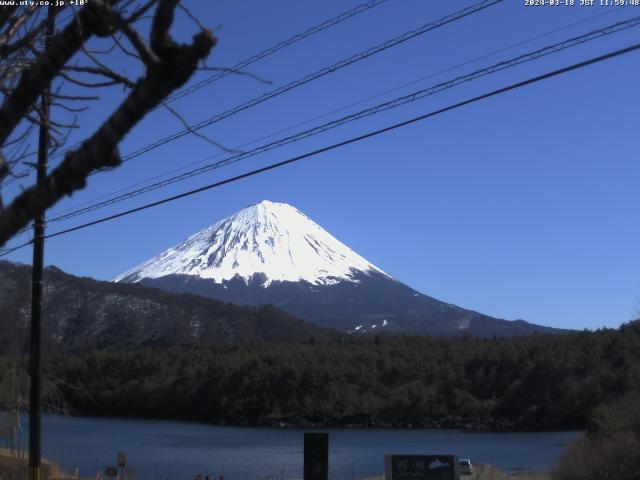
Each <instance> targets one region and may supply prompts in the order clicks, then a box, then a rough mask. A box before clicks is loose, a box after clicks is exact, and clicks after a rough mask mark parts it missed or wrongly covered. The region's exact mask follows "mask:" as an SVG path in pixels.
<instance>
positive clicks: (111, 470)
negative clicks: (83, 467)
mask: <svg viewBox="0 0 640 480" xmlns="http://www.w3.org/2000/svg"><path fill="white" fill-rule="evenodd" d="M104 474H105V475H106V476H107V477H117V476H118V467H106V468H105V469H104Z"/></svg>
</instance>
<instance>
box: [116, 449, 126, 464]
mask: <svg viewBox="0 0 640 480" xmlns="http://www.w3.org/2000/svg"><path fill="white" fill-rule="evenodd" d="M126 463H127V454H126V453H124V452H120V453H118V466H119V467H124V466H125V464H126Z"/></svg>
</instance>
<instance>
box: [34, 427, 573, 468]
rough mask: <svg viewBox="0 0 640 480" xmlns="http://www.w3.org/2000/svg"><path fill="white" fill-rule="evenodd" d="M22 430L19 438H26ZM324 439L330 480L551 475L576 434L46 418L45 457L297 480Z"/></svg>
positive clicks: (82, 464) (67, 462)
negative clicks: (394, 463) (414, 457)
mask: <svg viewBox="0 0 640 480" xmlns="http://www.w3.org/2000/svg"><path fill="white" fill-rule="evenodd" d="M27 431H28V429H27V425H26V424H23V432H27ZM305 431H326V432H328V433H329V452H330V458H329V468H330V478H331V479H332V480H341V479H345V480H351V479H352V477H355V478H360V477H368V476H377V475H380V474H382V475H384V455H385V454H388V453H397V454H398V453H423V454H440V453H442V454H444V453H451V454H457V455H458V456H460V457H461V458H471V459H472V461H474V462H477V463H489V464H493V465H496V466H498V467H501V468H503V469H506V470H517V469H526V470H533V471H544V470H549V469H550V468H551V466H552V465H553V463H554V462H555V461H556V459H557V458H558V457H559V456H560V455H561V454H562V452H563V450H564V447H565V446H566V444H567V443H568V442H569V441H571V440H573V439H575V438H578V437H579V436H581V435H582V433H581V432H547V433H465V432H461V431H457V430H401V429H331V428H330V429H322V430H314V429H304V430H303V429H272V428H243V427H220V426H213V425H206V424H198V423H188V422H169V421H155V420H153V421H151V420H123V419H104V418H86V417H85V418H81V417H61V416H51V415H47V416H44V417H43V445H44V446H43V450H44V452H43V453H44V456H45V457H46V458H49V459H51V460H53V461H55V462H56V463H58V464H59V465H60V466H61V467H63V468H65V469H66V470H69V471H74V469H75V468H76V467H77V468H79V470H80V474H81V475H83V476H91V475H95V472H96V468H99V469H101V470H102V471H103V472H104V468H105V467H106V466H108V465H115V464H116V463H117V460H116V457H117V453H118V452H120V451H123V452H126V454H127V465H130V466H132V467H133V468H134V471H135V474H136V478H144V479H167V478H168V479H171V480H181V479H184V480H191V479H193V477H194V476H195V474H196V473H199V472H201V473H203V474H208V475H215V476H216V478H217V477H218V475H220V473H221V472H222V469H223V468H224V475H225V479H226V480H236V479H240V480H246V479H248V480H257V479H264V480H266V479H271V478H273V479H274V480H280V479H281V478H285V479H299V478H302V461H303V459H302V454H303V433H304V432H305Z"/></svg>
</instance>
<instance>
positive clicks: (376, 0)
mask: <svg viewBox="0 0 640 480" xmlns="http://www.w3.org/2000/svg"><path fill="white" fill-rule="evenodd" d="M386 1H387V0H371V1H369V2H365V3H362V4H360V5H358V6H356V7H355V8H352V9H351V10H347V11H346V12H342V13H341V14H339V15H337V16H335V17H333V18H330V19H329V20H326V21H324V22H322V23H321V24H319V25H316V26H314V27H311V28H308V29H307V30H305V31H304V32H302V33H296V34H295V35H293V36H291V37H290V38H288V39H287V40H284V41H282V42H279V43H277V44H275V45H273V46H272V47H269V48H266V49H264V50H263V51H262V52H260V53H256V54H255V55H252V56H250V57H249V58H247V59H245V60H242V61H241V62H238V63H236V64H235V65H234V66H233V67H231V68H230V69H229V70H225V71H222V72H219V73H216V74H215V75H212V76H211V77H209V78H207V79H206V80H202V81H200V82H198V83H196V84H195V85H192V86H190V87H188V88H185V89H184V90H182V91H180V92H176V93H175V94H173V95H171V96H170V97H168V98H166V99H165V102H173V101H174V100H178V99H179V98H182V97H185V96H187V95H190V94H192V93H193V92H196V91H198V90H200V89H201V88H203V87H206V86H207V85H211V84H212V83H214V82H217V81H218V80H220V79H222V78H224V77H226V76H227V75H229V74H231V73H233V71H238V70H242V69H243V68H246V67H248V66H249V65H251V64H252V63H255V62H257V61H258V60H262V59H263V58H266V57H268V56H269V55H272V54H274V53H276V52H279V51H280V50H282V49H283V48H286V47H289V46H291V45H293V44H294V43H297V42H299V41H300V40H304V39H305V38H307V37H310V36H311V35H314V34H315V33H318V32H321V31H323V30H326V29H327V28H329V27H332V26H334V25H337V24H338V23H341V22H343V21H345V20H347V19H349V18H351V17H354V16H356V15H358V14H360V13H363V12H366V11H368V10H370V9H371V8H374V7H377V6H378V5H381V4H382V3H384V2H386Z"/></svg>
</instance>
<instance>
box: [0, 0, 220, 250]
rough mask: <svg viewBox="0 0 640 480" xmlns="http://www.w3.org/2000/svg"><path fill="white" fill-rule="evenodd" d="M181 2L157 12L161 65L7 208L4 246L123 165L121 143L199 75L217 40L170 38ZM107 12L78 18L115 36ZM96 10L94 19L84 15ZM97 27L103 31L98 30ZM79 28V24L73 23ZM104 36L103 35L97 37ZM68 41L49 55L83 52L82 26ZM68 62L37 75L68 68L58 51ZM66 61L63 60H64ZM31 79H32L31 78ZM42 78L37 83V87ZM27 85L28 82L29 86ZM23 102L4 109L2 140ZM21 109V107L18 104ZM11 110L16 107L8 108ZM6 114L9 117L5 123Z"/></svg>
mask: <svg viewBox="0 0 640 480" xmlns="http://www.w3.org/2000/svg"><path fill="white" fill-rule="evenodd" d="M177 2H178V0H159V2H158V6H157V9H156V12H155V16H154V21H153V24H152V31H151V48H152V50H153V52H154V53H155V55H156V56H157V57H158V60H159V61H158V62H157V63H153V64H146V73H145V76H144V77H142V78H140V79H139V80H138V81H137V82H136V84H135V86H134V87H133V89H132V91H131V92H130V93H129V94H128V95H127V97H126V98H125V100H124V101H123V102H122V103H121V104H120V106H119V107H118V108H117V109H116V110H115V111H114V112H113V113H112V114H111V116H110V117H109V118H108V119H107V120H106V121H105V122H104V123H103V124H102V125H101V126H100V127H99V128H98V129H97V130H96V131H95V132H94V133H93V135H91V137H89V138H88V139H86V140H85V141H84V142H83V143H82V144H81V145H80V147H79V148H78V149H77V150H73V151H70V152H68V153H67V154H66V155H65V158H64V160H63V161H62V162H61V163H60V165H58V166H57V167H56V168H55V169H54V170H53V171H52V172H51V173H50V174H49V175H48V176H47V177H46V178H45V179H44V180H43V181H41V182H38V183H37V184H36V185H33V186H31V187H30V188H28V189H26V190H25V191H24V192H22V193H21V194H20V195H18V196H17V197H16V198H15V199H14V200H13V201H12V203H11V204H10V205H8V206H7V207H6V209H5V210H4V212H3V213H2V215H0V246H1V245H3V244H4V243H5V242H6V241H7V240H8V239H9V238H11V237H12V236H13V235H15V234H16V233H17V232H18V231H20V230H21V229H22V228H23V227H25V226H26V225H27V224H28V223H29V221H30V220H31V219H32V218H34V217H35V216H36V215H38V214H40V213H42V212H43V211H45V210H46V209H47V208H49V207H51V206H52V205H54V204H55V203H56V202H57V201H58V200H60V199H61V198H63V197H64V196H66V195H71V194H72V193H73V192H74V191H76V190H78V189H81V188H83V187H84V186H85V184H86V178H87V176H88V175H89V174H90V173H92V172H94V171H97V170H100V169H103V168H111V167H115V166H117V165H119V164H120V163H121V159H120V155H119V152H118V149H117V146H118V143H119V142H120V141H121V140H122V139H123V138H124V137H125V136H126V135H127V134H128V133H129V131H130V130H131V129H132V128H133V127H134V126H135V125H136V124H137V123H138V122H139V121H140V120H142V118H143V117H144V116H145V115H146V114H147V113H149V112H150V111H151V110H153V109H154V108H155V107H156V106H158V105H159V104H160V103H161V102H162V101H163V99H164V98H166V97H167V96H168V95H169V94H170V93H171V92H172V91H174V90H175V89H177V88H179V87H181V86H182V85H183V84H184V83H185V82H186V81H187V80H188V79H189V78H190V77H191V75H192V74H193V73H194V72H195V70H196V69H197V67H198V64H199V62H200V61H201V60H202V59H203V58H205V57H207V56H208V54H209V52H210V50H211V48H213V46H214V45H215V43H216V39H215V37H214V36H213V35H212V34H211V33H210V32H201V33H199V34H197V35H195V36H194V37H193V42H192V43H191V44H189V45H181V44H177V43H176V42H175V41H174V40H173V39H172V38H171V36H170V34H169V29H170V27H171V25H172V22H173V18H174V17H173V12H174V9H175V7H176V5H177ZM99 3H102V2H99V1H98V0H93V2H92V3H90V4H89V5H90V6H91V5H94V6H95V5H97V4H99ZM102 7H104V8H102V10H97V11H96V10H95V8H96V7H93V8H92V9H89V8H87V9H86V10H82V11H81V12H80V13H79V15H78V17H81V16H83V14H84V17H83V19H82V20H79V22H81V23H82V25H83V27H84V28H90V29H93V31H95V32H96V34H104V35H112V34H113V31H112V29H111V28H110V26H109V25H106V24H105V22H104V21H103V20H104V19H101V20H97V19H96V15H100V14H101V13H103V14H104V15H106V16H108V18H109V19H110V20H111V21H114V22H119V20H118V19H114V15H115V14H114V13H113V12H112V11H111V10H107V7H106V6H105V5H104V3H102ZM87 11H91V12H93V13H92V14H86V13H85V12H87ZM94 22H98V23H99V25H101V27H102V29H101V30H100V29H99V28H97V27H96V26H95V25H94ZM73 24H74V25H76V24H77V22H73ZM98 32H99V33H98ZM63 34H64V35H65V36H64V41H62V40H61V39H60V38H59V36H57V37H58V38H56V39H54V41H53V43H52V48H51V49H49V50H48V51H47V52H46V53H45V56H46V57H49V56H51V51H53V50H54V45H56V46H57V47H58V48H60V47H61V46H62V45H66V46H67V48H70V49H73V51H74V52H77V51H78V50H80V48H81V45H82V43H84V40H86V38H88V37H87V33H86V31H85V30H84V29H80V30H79V29H78V27H77V26H76V27H74V28H70V29H65V31H64V32H63ZM59 54H60V55H61V56H63V57H64V58H60V59H58V58H55V59H51V58H50V59H49V60H48V61H47V62H46V63H47V68H44V67H43V66H42V65H38V63H40V62H38V63H37V64H36V66H34V68H33V69H32V70H36V69H37V68H38V67H40V69H41V72H40V74H41V75H44V76H47V75H53V76H55V75H57V74H58V73H59V72H60V71H61V70H62V68H63V66H64V63H66V61H68V59H69V58H70V56H69V51H68V50H65V51H64V52H62V51H61V52H59ZM63 60H64V61H63ZM26 76H30V74H27V75H26ZM39 80H40V79H38V78H36V79H32V81H33V82H36V81H39ZM21 83H22V80H21ZM27 83H28V82H27ZM24 103H26V102H22V103H19V102H18V100H16V99H14V101H13V103H9V104H8V106H7V101H5V104H3V106H2V108H0V141H1V140H2V139H3V135H5V132H6V131H7V130H9V128H10V127H11V126H12V120H13V116H15V115H16V111H18V109H19V108H20V109H23V110H24V111H23V112H22V115H21V118H22V117H23V116H24V113H25V112H26V110H27V109H28V108H29V107H28V106H25V105H24ZM15 104H18V105H15ZM9 107H12V108H9ZM3 114H4V115H5V117H6V118H3Z"/></svg>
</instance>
